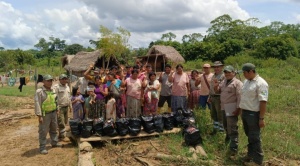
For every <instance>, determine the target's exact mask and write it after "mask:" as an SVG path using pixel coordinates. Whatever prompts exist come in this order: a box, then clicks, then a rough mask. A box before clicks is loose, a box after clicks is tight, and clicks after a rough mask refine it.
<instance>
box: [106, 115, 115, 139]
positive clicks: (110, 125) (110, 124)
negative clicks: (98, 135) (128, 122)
mask: <svg viewBox="0 0 300 166" xmlns="http://www.w3.org/2000/svg"><path fill="white" fill-rule="evenodd" d="M103 133H104V134H105V135H107V136H110V137H115V136H117V135H118V133H117V131H116V128H115V124H114V120H113V119H108V120H107V121H106V122H105V123H104V125H103Z"/></svg>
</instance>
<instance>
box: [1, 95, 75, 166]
mask: <svg viewBox="0 0 300 166" xmlns="http://www.w3.org/2000/svg"><path fill="white" fill-rule="evenodd" d="M14 99H15V100H16V101H18V102H21V103H23V104H22V108H20V109H18V110H0V118H3V117H5V116H10V115H20V114H28V113H30V114H31V115H32V116H30V117H29V118H27V119H19V120H10V121H6V122H2V123H0V125H1V128H0V133H1V134H0V149H1V150H0V163H1V165H5V166H10V165H14V166H15V165H22V166H27V165H28V166H29V165H30V166H35V165H51V166H53V165H68V166H69V165H77V155H76V154H77V153H76V150H77V148H76V147H74V146H73V145H72V144H71V143H70V141H69V140H67V141H65V142H62V144H64V147H63V148H51V145H50V139H49V135H48V137H47V138H48V145H47V149H48V151H49V154H48V155H41V154H40V153H39V143H38V121H37V118H36V116H35V115H34V110H33V108H32V104H30V105H29V104H27V103H29V102H31V100H32V99H30V98H28V99H24V98H14ZM31 103H33V101H32V102H31Z"/></svg>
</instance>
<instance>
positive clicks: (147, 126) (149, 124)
mask: <svg viewBox="0 0 300 166" xmlns="http://www.w3.org/2000/svg"><path fill="white" fill-rule="evenodd" d="M142 125H143V127H144V131H145V132H146V133H148V134H151V133H154V132H155V126H154V121H153V116H142Z"/></svg>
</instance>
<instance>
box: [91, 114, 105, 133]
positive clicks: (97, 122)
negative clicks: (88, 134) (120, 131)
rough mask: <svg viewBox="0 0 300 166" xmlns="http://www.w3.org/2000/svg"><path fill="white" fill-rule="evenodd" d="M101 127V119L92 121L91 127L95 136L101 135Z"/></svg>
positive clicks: (102, 120) (102, 122)
mask: <svg viewBox="0 0 300 166" xmlns="http://www.w3.org/2000/svg"><path fill="white" fill-rule="evenodd" d="M103 125H104V119H103V118H102V117H101V118H98V119H95V120H94V124H93V127H94V131H95V134H96V135H98V136H101V135H102V134H103Z"/></svg>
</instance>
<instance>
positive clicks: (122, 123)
mask: <svg viewBox="0 0 300 166" xmlns="http://www.w3.org/2000/svg"><path fill="white" fill-rule="evenodd" d="M128 124H129V121H128V119H127V118H120V119H117V120H116V126H117V131H118V134H119V135H120V136H125V135H126V134H128Z"/></svg>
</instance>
